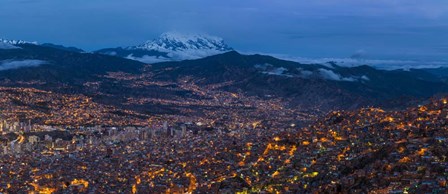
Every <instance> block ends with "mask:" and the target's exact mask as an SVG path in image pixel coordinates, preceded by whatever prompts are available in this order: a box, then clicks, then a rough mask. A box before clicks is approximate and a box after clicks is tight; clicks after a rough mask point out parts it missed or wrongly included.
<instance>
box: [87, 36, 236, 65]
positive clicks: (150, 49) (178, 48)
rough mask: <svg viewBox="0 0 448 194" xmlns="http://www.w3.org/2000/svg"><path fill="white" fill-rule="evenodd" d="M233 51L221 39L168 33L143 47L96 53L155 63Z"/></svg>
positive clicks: (103, 50) (105, 50)
mask: <svg viewBox="0 0 448 194" xmlns="http://www.w3.org/2000/svg"><path fill="white" fill-rule="evenodd" d="M231 50H233V49H232V48H231V47H229V46H228V45H227V44H226V43H225V42H224V40H223V39H222V38H219V37H215V36H210V35H203V34H181V33H175V32H168V33H163V34H162V35H160V37H158V38H156V39H154V40H151V41H147V42H145V43H144V44H141V45H137V46H129V47H124V48H121V47H120V48H109V49H102V50H99V51H96V52H97V53H101V54H107V55H115V56H120V57H124V58H128V59H133V60H138V61H142V62H145V63H154V62H162V61H180V60H187V59H199V58H203V57H207V56H211V55H216V54H221V53H224V52H228V51H231Z"/></svg>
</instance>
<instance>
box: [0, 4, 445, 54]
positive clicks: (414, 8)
mask: <svg viewBox="0 0 448 194" xmlns="http://www.w3.org/2000/svg"><path fill="white" fill-rule="evenodd" d="M165 31H177V32H188V33H208V34H211V35H216V36H220V37H223V38H224V39H225V40H226V42H227V43H228V44H229V45H230V46H232V47H234V48H235V49H237V50H239V51H244V52H259V53H276V54H284V55H289V56H299V57H310V58H320V57H339V58H341V57H350V56H352V55H361V56H362V57H365V58H375V59H401V60H402V59H406V60H447V59H448V57H447V56H448V0H226V1H217V0H126V1H123V0H0V38H6V39H24V40H29V41H38V42H40V43H44V42H51V43H59V44H64V45H67V46H77V47H80V48H83V49H86V50H89V51H91V50H95V49H100V48H104V47H117V46H127V45H136V44H139V43H142V42H144V41H145V40H148V39H153V38H155V37H157V36H158V35H159V34H160V33H163V32H165Z"/></svg>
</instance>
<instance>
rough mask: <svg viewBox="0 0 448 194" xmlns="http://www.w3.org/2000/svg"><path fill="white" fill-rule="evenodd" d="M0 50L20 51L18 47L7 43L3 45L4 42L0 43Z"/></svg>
mask: <svg viewBox="0 0 448 194" xmlns="http://www.w3.org/2000/svg"><path fill="white" fill-rule="evenodd" d="M0 49H20V47H17V46H14V45H11V44H8V43H4V42H0Z"/></svg>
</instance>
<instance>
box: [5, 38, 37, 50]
mask: <svg viewBox="0 0 448 194" xmlns="http://www.w3.org/2000/svg"><path fill="white" fill-rule="evenodd" d="M20 44H37V43H36V42H28V41H23V40H7V39H1V38H0V49H20V47H18V46H17V45H20Z"/></svg>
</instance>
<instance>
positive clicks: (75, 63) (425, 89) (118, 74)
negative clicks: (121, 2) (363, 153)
mask: <svg viewBox="0 0 448 194" xmlns="http://www.w3.org/2000/svg"><path fill="white" fill-rule="evenodd" d="M0 43H1V45H0V86H5V87H33V88H37V89H42V90H48V91H52V92H57V93H63V94H64V93H70V94H73V93H76V94H82V95H86V96H90V97H92V98H93V100H95V101H96V102H97V103H100V104H106V105H113V106H117V107H120V108H126V109H131V110H135V111H140V112H142V113H148V114H161V113H163V114H176V108H175V107H173V106H167V105H162V104H160V103H154V102H145V103H136V104H132V105H130V104H129V102H128V101H129V99H147V98H151V99H159V100H165V101H173V100H177V101H179V100H180V101H183V100H185V101H188V100H190V99H204V100H209V99H208V98H209V97H206V96H201V95H200V94H198V92H197V91H196V89H194V88H189V87H185V83H187V82H188V83H189V84H194V86H195V87H200V88H202V89H203V90H209V89H207V88H210V87H211V86H213V89H214V90H217V91H223V92H232V93H239V94H243V95H244V96H247V97H256V98H259V99H265V100H267V101H269V100H272V99H276V100H279V101H281V102H283V103H284V104H286V106H287V107H288V108H294V109H300V110H319V111H322V112H326V111H330V110H339V109H355V108H359V107H365V106H381V107H383V108H389V109H394V108H400V107H404V106H409V105H414V104H418V103H421V102H422V101H424V100H427V99H428V98H430V97H432V96H435V95H442V94H446V93H447V92H448V83H447V81H446V80H447V79H446V78H447V77H448V76H447V75H448V74H443V73H441V72H443V71H441V70H439V71H434V70H427V69H410V70H407V71H404V70H393V71H386V70H379V69H375V68H373V67H370V66H356V67H342V66H338V65H337V64H334V63H325V64H301V63H297V62H292V61H287V60H281V59H277V58H274V57H271V56H266V55H244V54H240V53H238V52H236V51H233V50H232V49H231V48H230V47H229V46H227V45H226V44H225V43H224V42H223V41H222V39H220V38H211V37H204V36H196V37H194V38H193V40H192V39H191V38H189V37H188V38H186V37H182V36H179V35H177V36H174V35H173V34H164V35H162V36H161V38H159V39H156V40H153V41H149V42H147V43H145V44H142V45H140V46H134V47H126V48H120V49H121V51H120V49H110V50H108V49H103V50H100V51H96V52H92V53H87V52H85V51H83V50H81V49H77V48H74V47H64V46H60V45H53V44H37V43H31V42H20V41H12V42H11V41H0ZM109 51H110V52H116V54H114V55H113V56H111V53H107V52H109ZM199 51H210V52H206V54H204V55H202V56H205V57H202V58H199V55H195V57H192V56H193V55H191V53H200V52H199ZM120 52H121V53H120ZM119 53H120V54H119ZM136 53H139V54H138V55H137V54H136ZM173 53H177V55H176V54H173ZM182 53H184V54H182ZM212 53H215V54H212ZM216 53H218V54H216ZM181 55H182V56H187V55H188V56H189V57H191V58H189V59H190V60H182V61H179V60H180V59H181V58H180V56H181ZM129 56H133V57H138V56H139V57H144V56H151V57H156V58H157V57H159V59H162V58H163V60H162V61H165V62H160V63H152V64H147V63H143V62H141V61H138V60H131V59H129V58H132V57H129ZM170 57H171V58H170ZM192 58H193V59H192ZM194 58H198V59H194ZM215 86H218V87H215ZM189 108H191V110H200V109H202V108H203V109H208V108H210V107H205V106H204V107H199V106H191V107H189ZM199 112H200V111H199Z"/></svg>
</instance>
